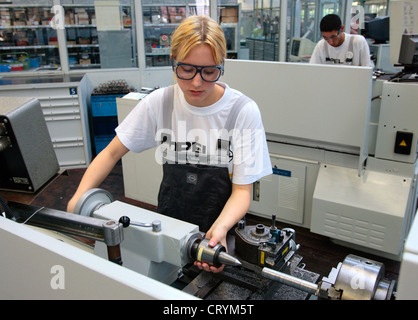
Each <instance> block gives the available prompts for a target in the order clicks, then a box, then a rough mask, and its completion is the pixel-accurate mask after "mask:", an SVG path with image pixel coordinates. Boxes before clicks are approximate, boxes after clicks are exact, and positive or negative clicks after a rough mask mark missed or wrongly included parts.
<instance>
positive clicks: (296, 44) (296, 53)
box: [291, 39, 300, 57]
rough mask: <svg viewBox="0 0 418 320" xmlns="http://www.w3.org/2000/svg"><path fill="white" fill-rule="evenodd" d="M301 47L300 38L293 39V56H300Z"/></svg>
mask: <svg viewBox="0 0 418 320" xmlns="http://www.w3.org/2000/svg"><path fill="white" fill-rule="evenodd" d="M299 48H300V40H299V39H293V40H292V50H291V55H292V56H296V57H297V56H299Z"/></svg>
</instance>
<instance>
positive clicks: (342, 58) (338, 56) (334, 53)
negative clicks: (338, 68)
mask: <svg viewBox="0 0 418 320" xmlns="http://www.w3.org/2000/svg"><path fill="white" fill-rule="evenodd" d="M350 41H352V51H351V50H350ZM327 52H328V54H329V55H328V56H327V54H326V53H327ZM327 58H329V59H330V61H327ZM350 58H352V59H353V60H352V63H349V62H346V60H347V59H350ZM310 63H314V64H347V65H353V66H364V67H371V66H373V65H372V62H371V60H370V48H369V45H368V44H367V41H366V39H365V38H364V37H363V36H361V35H355V34H348V33H345V39H344V42H343V43H342V44H341V45H340V46H339V47H333V46H331V45H329V44H328V42H327V41H325V39H322V40H320V41H319V42H318V43H317V45H316V46H315V49H314V51H313V53H312V56H311V59H310Z"/></svg>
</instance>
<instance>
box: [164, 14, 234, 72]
mask: <svg viewBox="0 0 418 320" xmlns="http://www.w3.org/2000/svg"><path fill="white" fill-rule="evenodd" d="M200 44H207V45H209V47H210V48H211V50H212V55H213V59H214V60H215V63H216V64H217V65H220V64H223V62H224V60H225V58H226V40H225V35H224V32H223V30H222V28H221V27H220V26H219V24H218V23H217V22H216V21H215V20H213V19H212V18H210V17H208V16H190V17H188V18H187V19H186V20H184V21H183V22H182V23H180V25H179V26H178V27H177V29H176V30H175V31H174V34H173V36H172V39H171V56H172V58H173V59H174V60H176V61H182V60H184V59H185V58H186V56H187V55H188V54H189V52H190V51H191V50H192V49H193V48H194V47H195V46H197V45H200Z"/></svg>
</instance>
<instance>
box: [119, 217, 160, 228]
mask: <svg viewBox="0 0 418 320" xmlns="http://www.w3.org/2000/svg"><path fill="white" fill-rule="evenodd" d="M119 223H121V224H122V226H123V227H124V228H126V227H129V226H130V225H133V226H137V227H144V228H152V231H155V232H158V231H161V221H159V220H154V221H153V222H152V223H145V222H132V221H131V219H130V218H129V217H127V216H122V217H120V218H119Z"/></svg>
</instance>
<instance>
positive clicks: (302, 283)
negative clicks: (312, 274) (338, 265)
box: [261, 268, 318, 294]
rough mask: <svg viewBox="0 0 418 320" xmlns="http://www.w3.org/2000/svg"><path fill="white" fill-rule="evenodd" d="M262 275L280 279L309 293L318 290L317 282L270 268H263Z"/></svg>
mask: <svg viewBox="0 0 418 320" xmlns="http://www.w3.org/2000/svg"><path fill="white" fill-rule="evenodd" d="M261 275H262V276H263V277H265V278H267V279H271V280H274V281H278V282H280V283H283V284H286V285H288V286H291V287H293V288H296V289H300V290H303V291H305V292H307V293H309V294H316V293H317V291H318V285H317V284H315V283H312V282H309V281H306V280H302V279H299V278H296V277H294V276H291V275H288V274H286V273H283V272H279V271H276V270H273V269H270V268H263V269H262V270H261Z"/></svg>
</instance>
